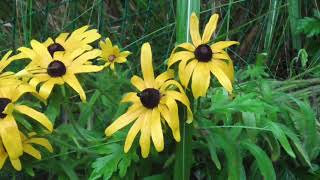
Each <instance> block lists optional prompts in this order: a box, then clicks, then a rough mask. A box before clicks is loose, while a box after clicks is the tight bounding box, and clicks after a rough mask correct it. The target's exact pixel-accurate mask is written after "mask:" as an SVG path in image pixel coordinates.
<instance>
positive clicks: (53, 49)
mask: <svg viewBox="0 0 320 180" xmlns="http://www.w3.org/2000/svg"><path fill="white" fill-rule="evenodd" d="M48 51H49V53H50V55H51V57H53V55H54V53H55V52H57V51H65V49H64V48H63V46H61V44H59V43H53V44H51V45H50V46H48Z"/></svg>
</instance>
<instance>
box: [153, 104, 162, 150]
mask: <svg viewBox="0 0 320 180" xmlns="http://www.w3.org/2000/svg"><path fill="white" fill-rule="evenodd" d="M150 121H151V138H152V141H153V144H154V147H155V148H156V150H157V151H158V152H161V151H163V149H164V141H163V133H162V127H161V121H160V111H159V109H158V108H153V110H152V113H151V119H150Z"/></svg>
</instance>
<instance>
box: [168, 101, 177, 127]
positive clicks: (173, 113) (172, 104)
mask: <svg viewBox="0 0 320 180" xmlns="http://www.w3.org/2000/svg"><path fill="white" fill-rule="evenodd" d="M166 105H167V107H168V110H169V113H170V119H171V124H172V128H173V129H174V130H176V129H179V114H178V105H177V103H176V101H175V100H173V99H172V98H170V97H168V98H167V100H166Z"/></svg>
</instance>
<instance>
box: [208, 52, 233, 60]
mask: <svg viewBox="0 0 320 180" xmlns="http://www.w3.org/2000/svg"><path fill="white" fill-rule="evenodd" d="M212 59H223V60H228V59H230V57H229V56H228V54H222V53H214V54H213V56H212Z"/></svg>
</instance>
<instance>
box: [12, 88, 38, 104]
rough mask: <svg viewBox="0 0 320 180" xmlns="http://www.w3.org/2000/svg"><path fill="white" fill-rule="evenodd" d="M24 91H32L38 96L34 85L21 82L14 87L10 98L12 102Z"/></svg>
mask: <svg viewBox="0 0 320 180" xmlns="http://www.w3.org/2000/svg"><path fill="white" fill-rule="evenodd" d="M25 93H32V94H33V95H35V96H36V97H37V96H38V94H37V93H36V89H35V88H34V87H32V86H30V85H29V84H21V85H19V86H18V87H17V88H16V91H15V94H14V96H13V98H12V102H16V101H17V100H18V99H19V98H20V97H21V96H22V95H24V94H25Z"/></svg>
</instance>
